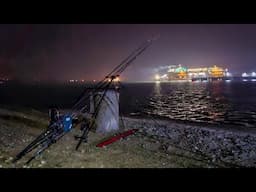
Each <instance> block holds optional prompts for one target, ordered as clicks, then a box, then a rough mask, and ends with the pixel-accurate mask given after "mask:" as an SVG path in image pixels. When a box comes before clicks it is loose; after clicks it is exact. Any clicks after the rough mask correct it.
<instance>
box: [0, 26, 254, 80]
mask: <svg viewBox="0 0 256 192" xmlns="http://www.w3.org/2000/svg"><path fill="white" fill-rule="evenodd" d="M157 34H159V35H160V38H159V39H158V40H157V41H155V42H154V43H153V44H152V46H151V47H150V48H149V49H147V50H146V51H145V52H144V53H143V54H142V55H141V56H139V58H138V59H137V60H136V61H135V62H134V63H133V64H132V65H131V66H129V67H128V68H127V70H126V71H125V72H124V73H123V75H122V78H123V79H125V80H129V81H141V80H142V81H144V80H150V79H151V78H152V77H153V74H154V73H155V72H154V69H155V68H157V67H158V66H163V65H172V64H183V65H186V66H188V67H197V66H198V67H201V66H212V65H214V64H217V65H219V66H222V67H225V68H228V69H229V70H230V72H231V73H232V72H233V73H242V72H252V71H256V54H255V52H256V35H255V34H256V25H255V24H218V25H217V24H33V25H31V24H19V25H13V24H12V25H7V24H2V25H0V77H1V76H6V77H9V78H14V79H19V80H42V81H45V80H47V81H64V80H69V79H80V80H81V79H84V80H93V79H96V80H101V79H102V78H103V77H104V76H105V75H106V74H107V73H108V72H109V71H111V70H112V69H113V68H114V67H115V66H116V65H117V64H119V63H120V61H121V60H122V59H124V58H125V57H127V56H128V54H130V52H131V51H133V50H134V49H135V48H136V47H137V46H138V45H140V44H141V43H142V42H143V41H145V40H146V39H149V38H150V37H152V36H153V35H157Z"/></svg>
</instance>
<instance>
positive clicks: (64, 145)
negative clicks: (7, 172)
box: [0, 108, 226, 168]
mask: <svg viewBox="0 0 256 192" xmlns="http://www.w3.org/2000/svg"><path fill="white" fill-rule="evenodd" d="M47 118H48V117H47V114H44V113H41V112H39V111H36V110H32V109H19V110H13V109H12V110H10V109H9V110H8V109H3V108H1V109H0V167H1V168H17V167H18V168H22V167H31V168H186V167H205V168H208V167H226V166H225V165H221V164H218V165H217V164H213V163H212V162H211V161H210V160H206V159H204V158H203V157H201V156H200V155H195V154H193V153H190V152H188V151H186V150H182V149H179V148H175V147H166V146H165V144H164V142H162V141H161V139H157V138H152V137H150V136H147V135H145V134H141V132H140V131H138V132H137V133H136V134H134V135H132V136H129V137H127V138H125V139H123V140H120V141H118V142H115V143H113V144H111V145H108V146H107V147H105V148H97V147H96V144H97V143H99V142H100V141H103V140H104V139H106V138H108V137H109V136H110V135H105V136H103V135H98V134H96V133H93V132H91V133H90V134H89V142H88V143H86V144H82V145H81V147H80V149H79V151H76V150H75V146H76V144H77V141H76V140H74V136H75V135H79V134H80V131H79V130H78V129H73V130H72V131H71V132H70V133H68V134H67V135H66V136H64V137H63V138H62V139H61V140H60V141H59V142H57V143H56V144H54V145H52V146H51V147H50V148H49V149H48V150H46V151H45V153H43V154H42V155H41V156H39V158H37V159H36V160H34V161H32V162H31V164H30V165H29V166H24V162H25V160H27V159H28V158H29V155H31V154H29V155H27V156H26V157H24V159H22V160H20V161H18V162H17V163H16V164H13V163H12V162H11V161H12V159H13V158H14V157H15V155H16V154H17V153H18V152H19V151H21V150H22V149H23V148H24V147H25V146H26V145H27V144H29V143H30V142H31V141H32V140H33V139H34V138H35V137H36V136H37V135H39V134H40V133H41V132H42V131H43V130H44V129H45V127H46V125H47V121H48V119H47Z"/></svg>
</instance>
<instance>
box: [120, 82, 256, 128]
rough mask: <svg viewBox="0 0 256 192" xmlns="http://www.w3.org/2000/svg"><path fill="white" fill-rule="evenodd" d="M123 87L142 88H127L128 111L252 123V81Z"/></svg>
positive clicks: (255, 110)
mask: <svg viewBox="0 0 256 192" xmlns="http://www.w3.org/2000/svg"><path fill="white" fill-rule="evenodd" d="M143 87H144V89H143ZM145 87H147V89H145ZM127 89H131V90H132V89H134V90H140V92H142V93H137V92H135V91H132V92H130V93H132V97H133V100H135V101H136V105H133V106H132V107H131V108H130V109H129V110H130V111H129V110H128V111H129V112H140V113H141V114H142V113H147V114H151V115H157V116H162V117H168V118H170V119H178V120H186V121H194V122H207V123H217V124H220V123H225V124H234V125H241V126H246V127H256V84H255V83H254V82H250V83H248V82H225V81H224V82H222V81H216V82H209V83H204V82H201V83H198V82H197V83H195V82H184V83H155V84H153V83H152V84H151V90H150V85H149V84H148V85H146V84H143V85H142V84H138V85H136V84H134V85H127ZM125 93H126V94H128V95H129V91H128V92H126V91H125V90H123V93H122V94H125ZM143 93H144V94H143ZM139 97H141V98H143V99H144V101H143V100H142V99H141V98H139ZM135 98H136V99H135ZM131 102H132V100H131ZM123 108H127V107H125V106H123ZM128 108H129V107H128ZM128 111H127V110H126V113H127V112H128Z"/></svg>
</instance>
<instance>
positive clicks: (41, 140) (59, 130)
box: [13, 38, 155, 164]
mask: <svg viewBox="0 0 256 192" xmlns="http://www.w3.org/2000/svg"><path fill="white" fill-rule="evenodd" d="M153 40H155V39H153V38H152V39H150V40H147V41H146V42H145V43H143V44H142V45H141V46H140V47H139V48H137V49H136V50H134V51H133V52H132V53H131V54H130V55H129V56H128V57H127V58H126V59H124V60H123V61H122V62H121V63H120V64H119V65H117V66H116V67H115V68H114V69H113V70H112V71H111V72H110V73H109V74H108V75H107V76H106V77H105V78H104V79H103V80H101V81H100V82H99V83H97V84H96V85H95V87H94V89H93V90H92V91H89V90H88V89H85V91H84V92H83V93H82V94H81V95H80V97H79V98H78V99H77V101H76V102H75V104H74V105H73V107H72V113H71V114H64V115H62V116H61V117H58V118H57V120H56V121H55V122H54V123H53V124H50V125H49V126H48V128H47V129H46V130H45V131H44V132H43V133H41V134H40V135H39V136H38V137H37V138H36V139H34V140H33V141H32V142H31V143H30V144H29V145H27V146H26V147H25V149H23V150H22V151H21V152H20V153H18V154H17V155H16V157H15V158H14V160H13V162H16V161H18V160H20V159H21V158H22V157H24V156H25V155H26V154H28V153H30V152H31V151H33V150H35V149H36V148H39V149H38V150H37V151H36V152H35V153H34V155H33V156H32V157H31V158H30V159H29V160H28V161H27V162H26V164H29V163H30V162H31V161H32V160H33V159H35V158H36V157H37V156H39V155H40V154H42V153H43V152H44V151H45V150H46V149H47V148H49V147H50V146H51V145H52V144H54V143H56V142H57V141H58V140H59V139H61V138H62V137H63V136H64V135H65V134H67V133H68V132H69V131H70V130H71V129H72V128H73V127H75V126H76V125H77V124H79V122H77V121H75V118H76V117H77V115H76V113H75V110H79V111H80V112H83V111H84V110H86V107H85V106H82V107H81V106H80V105H81V102H83V101H86V100H87V99H88V98H89V97H90V95H89V94H88V93H89V92H91V93H92V94H95V93H97V92H98V91H99V90H102V89H103V90H104V91H103V94H102V95H101V97H100V101H99V102H98V105H97V107H96V109H95V111H94V113H93V116H92V117H93V119H96V118H97V115H98V112H99V109H100V105H101V103H102V101H103V99H104V97H105V95H106V91H107V90H108V88H109V87H110V86H111V84H112V83H113V81H114V80H115V79H116V78H117V77H119V75H120V74H121V73H122V72H123V71H124V70H125V69H126V68H127V67H128V66H129V65H130V64H131V63H132V62H133V61H134V60H135V59H136V57H137V56H139V55H140V54H142V53H143V52H144V51H145V50H146V49H147V48H148V47H149V46H150V45H151V44H152V41H153ZM72 120H73V121H72ZM94 123H95V122H94V121H91V123H90V126H89V127H88V128H87V129H84V130H83V134H82V136H81V137H79V142H78V144H77V146H76V150H78V148H79V146H80V145H81V143H82V141H83V140H84V139H85V137H86V136H87V134H88V132H89V131H90V129H91V128H92V127H93V126H94Z"/></svg>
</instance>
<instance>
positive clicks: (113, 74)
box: [76, 38, 155, 150]
mask: <svg viewBox="0 0 256 192" xmlns="http://www.w3.org/2000/svg"><path fill="white" fill-rule="evenodd" d="M153 40H155V39H153V38H152V39H150V40H147V41H146V42H145V43H143V45H142V46H140V47H139V48H137V49H136V50H135V51H133V52H132V53H131V54H130V55H129V56H128V57H127V58H126V59H125V60H124V61H122V62H121V63H120V64H119V65H117V66H116V67H115V68H114V69H113V70H112V71H111V72H110V73H109V74H108V75H107V76H106V78H110V82H109V84H108V85H107V86H106V87H105V88H104V93H103V95H102V97H101V99H100V101H99V103H98V104H97V107H96V110H95V112H94V113H93V117H92V119H94V120H95V119H96V117H97V115H98V112H99V108H100V105H101V103H102V101H103V99H104V97H105V94H106V92H107V89H108V87H109V86H110V85H111V83H112V82H113V80H114V79H115V78H116V77H118V76H120V74H121V73H122V72H123V71H124V70H125V69H126V68H127V67H128V66H129V65H130V64H131V63H132V62H133V61H134V60H135V59H136V58H137V57H138V56H139V55H141V54H142V53H143V52H144V51H145V50H146V49H147V48H148V47H149V46H150V45H151V44H152V42H153ZM104 80H105V79H104ZM104 80H103V81H104ZM100 85H101V83H100ZM96 86H97V85H96ZM95 91H97V89H95ZM87 97H88V96H87ZM94 124H95V121H92V123H91V124H90V126H89V127H88V128H87V129H84V130H83V134H82V136H81V137H79V142H78V144H77V146H76V150H78V148H79V146H80V145H81V143H82V141H83V140H84V139H86V135H87V134H88V133H89V131H90V129H91V128H92V127H93V126H94Z"/></svg>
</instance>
